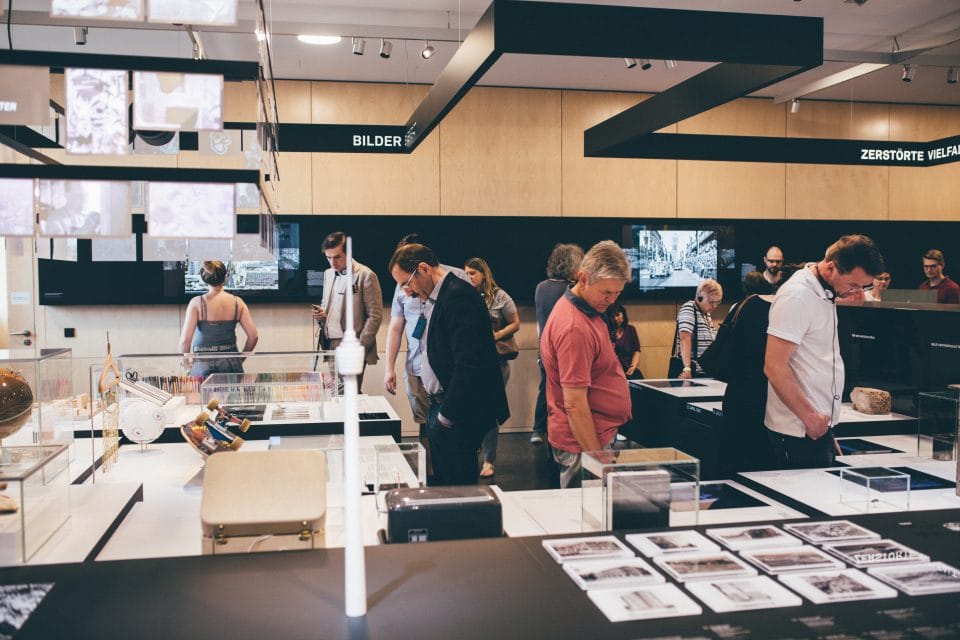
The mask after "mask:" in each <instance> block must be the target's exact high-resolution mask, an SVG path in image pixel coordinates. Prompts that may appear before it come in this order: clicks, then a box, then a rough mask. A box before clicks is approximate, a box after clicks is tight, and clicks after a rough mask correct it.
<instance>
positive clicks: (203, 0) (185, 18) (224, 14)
mask: <svg viewBox="0 0 960 640" xmlns="http://www.w3.org/2000/svg"><path fill="white" fill-rule="evenodd" d="M149 2H150V15H149V17H148V21H149V22H174V23H181V24H190V25H201V24H215V25H216V24H221V25H225V24H236V23H237V0H149Z"/></svg>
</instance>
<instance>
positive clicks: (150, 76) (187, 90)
mask: <svg viewBox="0 0 960 640" xmlns="http://www.w3.org/2000/svg"><path fill="white" fill-rule="evenodd" d="M133 126H134V128H136V129H138V130H140V129H143V130H147V131H179V130H184V131H200V130H211V129H212V130H217V131H219V130H221V129H223V76H219V75H212V74H204V73H161V72H157V71H135V72H134V74H133Z"/></svg>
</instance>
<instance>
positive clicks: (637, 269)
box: [626, 225, 717, 291]
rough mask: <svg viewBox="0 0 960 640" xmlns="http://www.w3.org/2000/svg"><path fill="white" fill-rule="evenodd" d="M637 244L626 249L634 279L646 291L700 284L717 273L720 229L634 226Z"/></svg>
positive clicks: (635, 242)
mask: <svg viewBox="0 0 960 640" xmlns="http://www.w3.org/2000/svg"><path fill="white" fill-rule="evenodd" d="M633 234H634V246H633V247H631V248H629V249H628V250H627V251H626V254H627V259H628V260H629V261H630V267H631V268H632V269H633V281H634V283H635V284H636V285H637V287H638V288H639V289H640V290H641V291H643V290H648V289H663V288H669V287H696V286H697V285H698V284H700V281H701V280H703V279H704V278H714V279H715V278H716V277H717V232H716V231H715V230H712V229H696V230H682V229H650V228H647V227H645V226H642V225H637V226H634V227H633Z"/></svg>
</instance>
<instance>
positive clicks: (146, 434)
mask: <svg viewBox="0 0 960 640" xmlns="http://www.w3.org/2000/svg"><path fill="white" fill-rule="evenodd" d="M166 422H167V414H166V412H165V411H164V410H163V408H162V407H156V406H154V405H153V404H151V403H150V402H147V401H146V400H141V399H140V398H130V399H127V400H125V401H124V402H123V405H122V406H121V407H120V424H121V431H123V435H124V436H126V438H127V439H128V440H130V441H131V442H136V443H137V444H141V445H145V444H150V443H151V442H153V441H154V440H156V439H157V438H159V437H160V434H161V433H163V427H164V425H165V424H166Z"/></svg>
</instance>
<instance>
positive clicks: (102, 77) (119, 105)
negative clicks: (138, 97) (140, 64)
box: [64, 69, 130, 155]
mask: <svg viewBox="0 0 960 640" xmlns="http://www.w3.org/2000/svg"><path fill="white" fill-rule="evenodd" d="M64 83H65V87H66V100H67V140H66V145H65V147H66V149H67V153H75V154H92V153H97V154H107V155H126V154H127V153H128V151H129V144H130V140H129V137H128V135H129V132H128V130H127V72H126V71H117V70H114V69H67V70H66V72H65V79H64Z"/></svg>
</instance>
